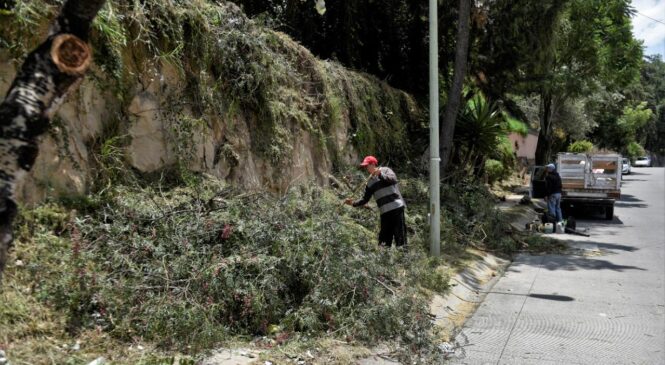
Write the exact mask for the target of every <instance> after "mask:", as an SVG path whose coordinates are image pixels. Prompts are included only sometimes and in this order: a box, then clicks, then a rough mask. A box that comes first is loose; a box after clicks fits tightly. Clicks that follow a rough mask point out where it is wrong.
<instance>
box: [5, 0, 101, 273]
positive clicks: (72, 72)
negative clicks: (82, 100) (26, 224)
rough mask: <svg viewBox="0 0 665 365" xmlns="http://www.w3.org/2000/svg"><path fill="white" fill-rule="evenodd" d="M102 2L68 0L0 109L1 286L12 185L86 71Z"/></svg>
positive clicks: (11, 216)
mask: <svg viewBox="0 0 665 365" xmlns="http://www.w3.org/2000/svg"><path fill="white" fill-rule="evenodd" d="M105 2H106V1H105V0H67V1H66V2H65V4H64V5H63V7H62V9H61V11H60V15H59V16H58V17H57V18H56V20H55V21H54V22H53V23H52V24H51V26H50V28H49V32H48V36H47V38H46V40H45V41H44V42H43V43H42V44H40V45H39V46H38V47H37V48H36V49H35V50H34V51H32V52H31V53H30V54H29V55H28V56H27V57H26V59H25V62H24V63H23V65H22V66H21V67H20V69H19V70H18V74H17V75H16V78H15V79H14V81H13V82H12V84H11V86H10V88H9V91H8V92H7V95H6V97H5V99H4V100H3V101H2V103H1V104H0V281H1V280H2V271H3V270H4V268H5V264H6V261H7V254H8V250H9V248H10V246H11V244H12V241H13V222H14V218H15V217H16V214H17V209H18V208H17V204H16V199H15V194H16V191H15V189H16V184H17V183H18V181H19V180H20V179H22V178H23V176H25V175H26V173H27V172H29V171H30V169H31V168H32V165H33V164H34V162H35V159H36V158H37V154H38V153H39V147H38V137H39V136H41V135H42V134H44V133H45V132H46V131H47V130H48V127H49V124H50V120H51V118H52V117H53V115H54V114H55V112H56V111H57V110H58V108H59V107H60V105H61V104H62V102H63V101H64V99H65V98H66V96H67V94H68V93H69V92H71V91H72V90H74V89H76V87H78V85H79V84H80V82H81V80H82V79H83V75H84V74H85V72H86V70H87V69H88V68H89V67H90V64H91V62H92V52H91V50H90V46H88V43H87V41H88V35H89V30H90V26H91V24H92V21H93V19H94V18H95V16H96V15H97V13H98V12H99V10H100V9H101V7H102V6H103V5H104V3H105ZM3 4H5V5H8V4H12V5H13V2H3Z"/></svg>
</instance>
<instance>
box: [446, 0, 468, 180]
mask: <svg viewBox="0 0 665 365" xmlns="http://www.w3.org/2000/svg"><path fill="white" fill-rule="evenodd" d="M470 17H471V0H460V2H459V11H458V20H457V44H456V45H455V64H454V66H453V80H452V83H451V84H450V90H449V91H448V98H447V102H446V108H445V112H444V116H443V123H442V124H441V128H440V130H439V139H440V140H441V145H440V146H439V155H440V156H441V171H442V172H443V173H445V172H446V169H447V168H448V163H449V161H450V156H451V152H452V148H453V135H454V133H455V122H456V121H457V113H458V111H459V105H460V100H461V98H462V88H463V87H464V78H465V76H466V68H467V67H466V66H467V61H468V60H467V58H468V57H467V56H468V52H469V29H470V26H469V20H470Z"/></svg>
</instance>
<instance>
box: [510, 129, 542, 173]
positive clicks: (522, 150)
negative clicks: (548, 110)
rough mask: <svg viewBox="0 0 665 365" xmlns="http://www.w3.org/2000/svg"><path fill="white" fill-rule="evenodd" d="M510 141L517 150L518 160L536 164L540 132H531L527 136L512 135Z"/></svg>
mask: <svg viewBox="0 0 665 365" xmlns="http://www.w3.org/2000/svg"><path fill="white" fill-rule="evenodd" d="M508 139H509V140H510V143H511V144H512V146H513V149H514V150H515V153H516V155H517V158H518V159H521V160H526V161H528V163H529V164H530V165H531V164H534V163H535V160H536V147H537V146H538V132H535V131H530V132H529V133H528V134H527V135H526V136H522V135H520V134H518V133H510V134H509V135H508Z"/></svg>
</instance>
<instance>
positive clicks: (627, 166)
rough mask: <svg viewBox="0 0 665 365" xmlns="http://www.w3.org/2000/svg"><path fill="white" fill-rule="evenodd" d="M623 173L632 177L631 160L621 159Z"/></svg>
mask: <svg viewBox="0 0 665 365" xmlns="http://www.w3.org/2000/svg"><path fill="white" fill-rule="evenodd" d="M621 173H622V174H624V175H630V160H629V159H627V158H625V157H624V158H622V159H621Z"/></svg>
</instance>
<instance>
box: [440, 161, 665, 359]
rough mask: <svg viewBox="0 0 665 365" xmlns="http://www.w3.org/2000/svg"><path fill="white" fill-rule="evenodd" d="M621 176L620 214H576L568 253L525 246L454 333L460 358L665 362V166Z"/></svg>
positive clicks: (617, 205)
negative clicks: (535, 251)
mask: <svg viewBox="0 0 665 365" xmlns="http://www.w3.org/2000/svg"><path fill="white" fill-rule="evenodd" d="M633 172H634V173H633V174H632V175H629V176H625V177H624V183H623V186H622V199H621V201H619V202H617V204H616V207H615V211H614V214H615V217H614V220H613V221H605V220H602V215H599V216H597V217H594V216H587V217H585V219H581V220H578V229H579V228H580V227H582V228H583V229H584V228H588V233H589V234H590V235H591V237H590V238H585V237H580V236H571V235H558V236H560V237H559V238H562V239H565V240H567V241H568V242H569V244H570V245H571V247H574V248H575V251H574V253H572V254H567V255H541V256H531V255H522V256H519V257H517V258H516V260H515V261H514V263H513V264H512V265H511V266H510V267H509V268H508V269H507V270H506V273H505V275H504V277H502V278H501V279H500V280H499V281H498V283H497V284H496V285H495V286H494V288H492V290H491V291H490V292H489V294H487V297H486V298H485V300H484V301H483V304H481V305H480V307H479V308H478V310H477V312H476V313H475V314H474V315H473V317H472V318H471V319H469V320H468V321H467V322H466V324H465V326H464V328H463V329H462V331H461V332H460V334H459V335H458V336H457V337H456V342H457V343H458V344H459V346H461V347H460V349H458V350H457V352H456V353H455V355H454V356H453V358H452V360H451V363H453V364H510V365H518V364H557V365H561V364H594V365H596V364H602V365H605V364H648V365H662V364H665V287H664V286H663V285H664V284H665V182H664V181H665V170H664V169H662V168H634V169H633Z"/></svg>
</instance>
